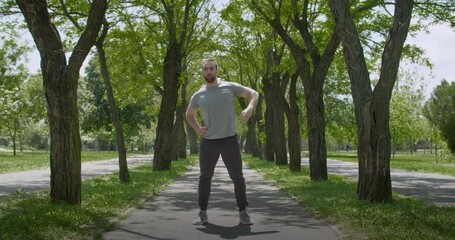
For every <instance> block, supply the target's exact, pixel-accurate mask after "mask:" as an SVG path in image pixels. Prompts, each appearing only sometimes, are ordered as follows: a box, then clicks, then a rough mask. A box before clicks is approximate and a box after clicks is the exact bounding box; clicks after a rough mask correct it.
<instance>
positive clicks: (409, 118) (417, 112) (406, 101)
mask: <svg viewBox="0 0 455 240" xmlns="http://www.w3.org/2000/svg"><path fill="white" fill-rule="evenodd" d="M416 85H417V84H416V80H415V78H414V77H413V76H412V75H410V74H409V73H403V74H400V75H399V79H398V80H397V84H396V85H395V87H394V91H393V96H392V99H391V102H390V132H391V141H392V143H393V145H394V146H397V145H401V146H407V148H408V149H409V150H410V152H411V154H412V153H413V151H414V144H415V142H417V141H418V140H420V139H423V138H424V137H425V129H426V126H427V125H426V121H424V118H423V115H422V106H423V100H424V96H423V91H422V89H414V86H416ZM393 152H395V151H393Z"/></svg>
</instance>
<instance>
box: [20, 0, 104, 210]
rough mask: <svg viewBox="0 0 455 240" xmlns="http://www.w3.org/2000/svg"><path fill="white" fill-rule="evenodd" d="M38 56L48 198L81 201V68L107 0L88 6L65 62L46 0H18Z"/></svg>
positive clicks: (95, 1)
mask: <svg viewBox="0 0 455 240" xmlns="http://www.w3.org/2000/svg"><path fill="white" fill-rule="evenodd" d="M16 3H17V5H18V6H19V8H20V10H21V12H22V14H23V16H24V18H25V21H26V22H27V26H28V29H29V30H30V33H31V34H32V37H33V39H34V41H35V44H36V47H37V48H38V51H39V53H40V57H41V71H42V75H43V82H44V88H45V94H46V101H47V106H48V108H47V110H48V118H49V126H50V135H51V136H50V137H51V156H50V160H51V184H50V185H51V198H52V201H53V202H54V203H62V202H66V203H70V204H80V203H81V138H80V133H79V118H78V108H77V83H78V80H79V70H80V68H81V66H82V63H83V62H84V60H85V58H86V57H87V55H88V53H89V51H90V49H91V48H92V46H93V45H94V43H95V41H96V38H97V35H98V32H99V30H100V28H101V24H102V21H103V19H104V13H105V11H106V9H107V1H106V0H94V1H93V2H92V3H91V4H90V5H89V6H88V9H87V11H88V12H89V14H88V17H87V22H86V26H85V27H84V28H83V29H84V31H83V32H82V33H81V36H80V38H79V40H78V41H77V43H76V45H75V46H74V48H73V52H72V54H71V56H70V58H69V60H68V62H67V59H66V56H65V51H64V49H65V48H64V46H63V42H62V40H61V37H60V34H59V33H58V30H57V28H56V27H55V25H54V24H53V23H52V22H51V18H50V15H49V12H48V8H47V2H46V1H45V0H33V1H31V0H17V1H16Z"/></svg>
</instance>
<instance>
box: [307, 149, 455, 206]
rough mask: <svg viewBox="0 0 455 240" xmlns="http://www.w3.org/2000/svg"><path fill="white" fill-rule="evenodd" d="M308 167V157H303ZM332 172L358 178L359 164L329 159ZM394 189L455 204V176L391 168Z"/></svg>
mask: <svg viewBox="0 0 455 240" xmlns="http://www.w3.org/2000/svg"><path fill="white" fill-rule="evenodd" d="M302 165H303V166H306V167H308V166H309V165H308V158H304V159H302ZM327 170H328V172H329V173H331V174H335V175H340V176H345V177H350V178H355V179H356V180H357V179H358V176H359V175H358V173H359V172H358V164H357V163H352V162H344V161H339V160H331V159H328V160H327ZM390 174H391V178H392V190H393V191H396V192H398V193H401V194H403V195H407V196H411V197H415V198H420V199H423V200H425V201H429V202H433V203H435V204H438V205H448V206H455V177H451V176H446V175H442V174H435V173H421V172H412V171H405V170H399V169H392V170H391V173H390Z"/></svg>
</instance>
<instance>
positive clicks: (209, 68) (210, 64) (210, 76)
mask: <svg viewBox="0 0 455 240" xmlns="http://www.w3.org/2000/svg"><path fill="white" fill-rule="evenodd" d="M201 72H202V76H203V77H204V79H205V81H206V82H208V83H212V82H215V80H216V76H217V74H218V64H217V63H216V61H215V59H211V58H208V59H203V60H202V64H201Z"/></svg>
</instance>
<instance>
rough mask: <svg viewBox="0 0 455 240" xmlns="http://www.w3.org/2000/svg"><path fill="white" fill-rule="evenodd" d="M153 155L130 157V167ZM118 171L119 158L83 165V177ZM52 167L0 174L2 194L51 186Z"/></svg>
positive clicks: (43, 188)
mask: <svg viewBox="0 0 455 240" xmlns="http://www.w3.org/2000/svg"><path fill="white" fill-rule="evenodd" d="M151 158H152V156H151V155H138V156H134V157H128V168H133V167H136V166H139V165H142V164H146V163H150V164H151ZM114 171H118V159H111V160H104V161H93V162H84V163H82V165H81V174H82V179H88V178H92V177H96V176H98V175H102V174H111V173H112V172H114ZM50 175H51V173H50V169H49V168H46V169H39V170H29V171H21V172H12V173H6V174H0V196H4V195H9V194H11V193H14V192H16V191H25V192H34V191H41V190H45V189H49V188H50Z"/></svg>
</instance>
